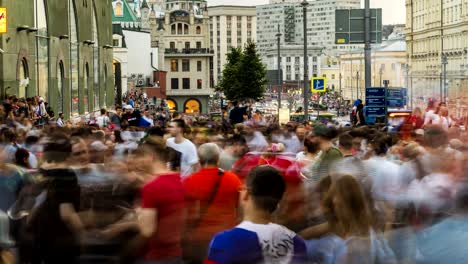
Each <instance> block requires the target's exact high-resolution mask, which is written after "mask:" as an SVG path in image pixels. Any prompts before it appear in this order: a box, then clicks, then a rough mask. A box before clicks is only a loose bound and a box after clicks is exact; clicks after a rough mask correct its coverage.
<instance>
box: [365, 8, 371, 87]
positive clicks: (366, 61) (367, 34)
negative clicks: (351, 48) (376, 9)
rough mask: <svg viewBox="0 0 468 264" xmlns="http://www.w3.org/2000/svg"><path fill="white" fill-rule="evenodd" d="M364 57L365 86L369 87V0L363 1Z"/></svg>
mask: <svg viewBox="0 0 468 264" xmlns="http://www.w3.org/2000/svg"><path fill="white" fill-rule="evenodd" d="M364 30H365V34H364V58H365V65H364V67H365V72H364V79H365V87H364V88H367V87H371V85H372V69H371V64H372V53H371V32H370V30H371V11H370V0H365V1H364Z"/></svg>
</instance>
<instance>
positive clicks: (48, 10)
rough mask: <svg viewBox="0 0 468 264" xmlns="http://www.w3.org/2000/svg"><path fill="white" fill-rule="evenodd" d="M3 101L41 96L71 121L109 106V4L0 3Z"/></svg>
mask: <svg viewBox="0 0 468 264" xmlns="http://www.w3.org/2000/svg"><path fill="white" fill-rule="evenodd" d="M0 6H2V7H6V8H7V12H8V15H7V25H8V30H7V33H3V34H1V35H0V40H1V41H0V48H1V50H2V51H3V52H2V53H0V90H1V94H2V96H5V94H15V95H16V96H18V97H32V96H35V95H39V96H42V97H43V98H44V99H45V100H47V101H48V102H49V103H50V105H51V106H52V108H53V109H54V111H55V112H56V113H58V112H63V113H64V114H65V116H66V117H73V116H78V115H82V114H85V113H89V112H92V111H96V110H98V109H99V108H101V107H111V106H113V105H114V93H115V92H114V83H113V76H112V14H111V8H110V7H111V1H110V0H99V1H97V0H84V1H82V0H47V1H45V0H22V1H8V0H1V1H0Z"/></svg>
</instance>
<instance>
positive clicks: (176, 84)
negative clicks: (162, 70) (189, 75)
mask: <svg viewBox="0 0 468 264" xmlns="http://www.w3.org/2000/svg"><path fill="white" fill-rule="evenodd" d="M171 89H172V90H177V89H179V79H178V78H172V79H171Z"/></svg>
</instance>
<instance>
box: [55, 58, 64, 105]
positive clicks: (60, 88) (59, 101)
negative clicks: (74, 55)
mask: <svg viewBox="0 0 468 264" xmlns="http://www.w3.org/2000/svg"><path fill="white" fill-rule="evenodd" d="M64 77H65V67H64V66H63V61H60V62H59V65H58V67H57V114H58V113H63V110H64V108H63V92H64V90H65V89H64V88H63V85H64V83H63V79H64Z"/></svg>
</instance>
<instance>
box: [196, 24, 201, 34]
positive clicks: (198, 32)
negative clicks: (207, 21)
mask: <svg viewBox="0 0 468 264" xmlns="http://www.w3.org/2000/svg"><path fill="white" fill-rule="evenodd" d="M196 31H197V34H198V35H199V34H201V27H199V26H198V27H197V29H196Z"/></svg>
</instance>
